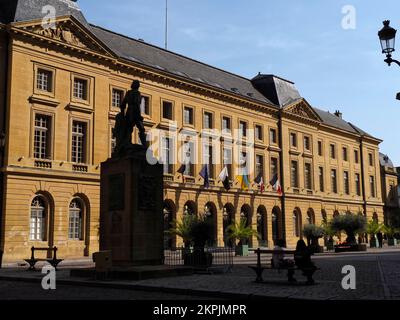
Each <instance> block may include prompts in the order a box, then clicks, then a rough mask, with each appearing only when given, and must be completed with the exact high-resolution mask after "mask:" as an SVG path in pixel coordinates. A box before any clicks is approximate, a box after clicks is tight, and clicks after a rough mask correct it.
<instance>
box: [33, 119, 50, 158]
mask: <svg viewBox="0 0 400 320" xmlns="http://www.w3.org/2000/svg"><path fill="white" fill-rule="evenodd" d="M50 145H51V117H49V116H45V115H42V114H36V115H35V133H34V152H33V153H34V157H35V158H36V159H50Z"/></svg>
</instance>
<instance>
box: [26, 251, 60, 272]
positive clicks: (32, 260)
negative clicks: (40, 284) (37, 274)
mask: <svg viewBox="0 0 400 320" xmlns="http://www.w3.org/2000/svg"><path fill="white" fill-rule="evenodd" d="M57 250H58V249H57V247H48V248H35V247H32V248H31V252H32V253H31V258H30V259H25V261H26V262H28V263H29V269H28V270H35V264H36V263H37V262H38V261H47V262H48V263H50V264H51V265H52V266H53V267H54V268H55V269H57V266H58V264H59V263H60V262H61V261H63V260H64V259H57ZM35 251H47V253H49V252H51V253H52V258H43V259H41V258H35Z"/></svg>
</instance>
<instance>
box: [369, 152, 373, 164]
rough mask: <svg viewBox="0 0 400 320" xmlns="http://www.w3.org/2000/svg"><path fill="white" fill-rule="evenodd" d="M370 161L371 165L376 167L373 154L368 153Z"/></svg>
mask: <svg viewBox="0 0 400 320" xmlns="http://www.w3.org/2000/svg"><path fill="white" fill-rule="evenodd" d="M368 160H369V165H370V166H371V167H372V166H373V165H374V158H373V156H372V153H368Z"/></svg>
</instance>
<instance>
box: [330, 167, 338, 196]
mask: <svg viewBox="0 0 400 320" xmlns="http://www.w3.org/2000/svg"><path fill="white" fill-rule="evenodd" d="M331 191H332V192H333V193H337V178H336V170H335V169H332V170H331Z"/></svg>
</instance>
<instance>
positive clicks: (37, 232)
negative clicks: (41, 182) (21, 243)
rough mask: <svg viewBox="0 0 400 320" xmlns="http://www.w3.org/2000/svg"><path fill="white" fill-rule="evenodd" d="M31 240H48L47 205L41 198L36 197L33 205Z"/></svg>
mask: <svg viewBox="0 0 400 320" xmlns="http://www.w3.org/2000/svg"><path fill="white" fill-rule="evenodd" d="M29 239H30V240H33V241H45V240H46V203H45V202H44V200H43V199H42V198H41V197H35V198H34V199H33V200H32V203H31V217H30V231H29Z"/></svg>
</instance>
